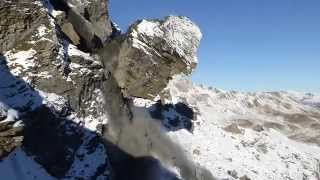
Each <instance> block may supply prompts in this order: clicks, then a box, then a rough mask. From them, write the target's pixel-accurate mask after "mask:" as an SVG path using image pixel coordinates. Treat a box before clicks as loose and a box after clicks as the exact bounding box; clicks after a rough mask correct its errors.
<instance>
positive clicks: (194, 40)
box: [100, 16, 202, 99]
mask: <svg viewBox="0 0 320 180" xmlns="http://www.w3.org/2000/svg"><path fill="white" fill-rule="evenodd" d="M201 37H202V34H201V32H200V29H199V28H198V27H197V26H196V25H195V24H194V23H193V22H192V21H190V20H189V19H188V18H186V17H180V16H179V17H178V16H169V17H166V18H165V19H164V20H140V21H137V22H136V23H134V24H133V25H131V27H130V28H129V30H128V32H127V33H126V34H124V35H122V36H120V37H118V38H116V39H115V40H113V41H112V42H111V43H110V44H109V45H107V46H106V47H105V48H104V49H103V50H102V51H101V52H100V54H101V55H102V57H103V63H104V65H105V67H106V68H107V69H108V70H110V71H111V72H112V74H113V76H114V78H115V79H116V80H117V82H118V84H119V86H120V87H121V88H122V90H123V93H124V94H125V95H127V96H136V97H142V98H147V99H153V98H154V97H155V96H156V95H158V94H159V92H160V91H161V90H162V89H164V88H165V87H166V85H167V83H168V81H169V80H170V79H171V77H172V76H173V75H176V74H180V73H184V74H190V73H191V72H192V71H193V70H194V68H195V67H196V64H197V57H196V55H197V48H198V46H199V43H200V40H201Z"/></svg>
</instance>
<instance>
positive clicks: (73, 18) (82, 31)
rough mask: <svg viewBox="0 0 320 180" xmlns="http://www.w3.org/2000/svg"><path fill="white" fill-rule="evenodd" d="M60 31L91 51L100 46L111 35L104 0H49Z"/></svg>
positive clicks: (106, 3)
mask: <svg viewBox="0 0 320 180" xmlns="http://www.w3.org/2000/svg"><path fill="white" fill-rule="evenodd" d="M50 2H51V5H52V6H53V7H51V8H53V9H54V10H56V11H60V12H59V13H58V15H57V14H53V16H56V18H57V19H58V21H57V23H58V25H59V26H60V27H61V30H62V32H63V33H64V34H65V35H66V36H67V37H68V38H69V39H70V40H71V41H72V42H73V43H74V44H75V45H81V46H82V48H83V49H85V50H87V51H92V50H93V49H96V48H99V47H101V46H102V45H103V44H104V43H105V42H106V41H107V40H108V39H109V37H110V36H111V34H112V32H113V28H112V25H111V21H110V18H109V14H108V10H107V7H108V6H107V5H108V1H105V0H98V1H97V0H88V1H85V2H83V1H80V0H57V1H53V0H50Z"/></svg>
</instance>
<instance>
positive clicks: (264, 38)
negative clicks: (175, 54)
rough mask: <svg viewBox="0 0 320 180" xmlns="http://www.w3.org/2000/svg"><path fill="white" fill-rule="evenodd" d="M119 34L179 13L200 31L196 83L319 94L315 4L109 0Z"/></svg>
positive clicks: (319, 31) (302, 0)
mask: <svg viewBox="0 0 320 180" xmlns="http://www.w3.org/2000/svg"><path fill="white" fill-rule="evenodd" d="M110 3H111V7H110V8H111V16H112V19H113V20H114V21H115V22H116V23H117V24H119V26H120V27H121V28H122V30H123V31H125V30H126V29H127V27H128V25H129V24H131V23H132V22H134V21H135V20H136V19H141V18H159V17H164V16H166V15H184V16H187V17H189V18H191V19H192V20H193V21H194V22H196V24H198V25H199V26H200V28H201V30H202V33H203V39H202V41H201V46H200V49H199V66H198V68H197V70H196V72H195V73H194V75H193V80H194V81H195V82H196V83H199V84H200V83H202V84H205V85H207V86H214V87H217V88H222V89H226V90H230V89H235V90H242V91H269V90H297V91H309V92H320V0H198V1H195V0H110Z"/></svg>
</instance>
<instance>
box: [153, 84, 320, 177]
mask: <svg viewBox="0 0 320 180" xmlns="http://www.w3.org/2000/svg"><path fill="white" fill-rule="evenodd" d="M167 91H168V92H167V93H168V94H170V96H168V94H167V96H166V97H167V99H166V102H167V103H173V104H175V103H178V102H184V103H186V104H189V105H190V106H191V107H193V109H194V110H195V111H196V114H197V116H196V119H195V121H194V128H193V131H192V133H190V132H188V131H185V130H180V131H175V132H170V133H169V134H170V136H172V137H174V138H178V139H179V141H180V143H181V144H183V146H184V147H185V150H186V151H187V152H188V153H189V154H190V156H192V157H193V158H194V159H196V161H197V162H198V163H200V164H202V165H204V166H205V167H207V168H208V169H209V170H210V171H211V172H212V173H213V174H214V175H216V176H218V177H221V178H225V177H230V179H238V178H240V177H242V178H244V177H248V178H250V179H312V180H316V179H319V176H320V108H319V107H318V106H314V104H317V103H319V101H318V100H317V98H318V96H316V95H311V94H310V93H309V94H308V93H300V94H299V93H293V92H259V93H242V92H236V91H223V90H219V89H215V88H205V87H200V86H195V85H193V83H192V82H191V81H190V80H188V79H187V78H176V79H175V80H173V81H171V83H170V85H169V87H168V89H167ZM308 101H312V102H313V103H312V104H310V103H306V102H308ZM150 103H151V102H150ZM151 104H152V103H151Z"/></svg>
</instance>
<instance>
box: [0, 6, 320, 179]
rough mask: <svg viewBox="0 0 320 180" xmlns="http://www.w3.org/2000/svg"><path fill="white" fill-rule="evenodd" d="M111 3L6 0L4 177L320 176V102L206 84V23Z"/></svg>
mask: <svg viewBox="0 0 320 180" xmlns="http://www.w3.org/2000/svg"><path fill="white" fill-rule="evenodd" d="M108 4H109V3H108V1H106V0H36V1H33V2H30V1H26V0H6V1H1V2H0V17H4V18H1V19H0V77H1V78H0V158H1V162H0V177H5V179H8V180H11V179H44V180H46V179H110V180H111V179H121V180H122V179H124V180H127V179H130V180H132V179H139V180H140V179H147V180H151V179H152V180H157V179H159V180H160V179H187V180H211V179H215V178H214V176H216V177H217V178H228V179H242V180H244V179H270V178H271V179H272V178H275V179H286V178H287V179H288V178H291V179H297V178H298V179H302V178H305V179H306V178H307V179H308V178H309V179H316V178H319V176H320V175H319V174H320V172H319V168H320V167H319V165H320V157H319V152H320V151H319V149H320V148H319V143H320V142H319V133H318V130H319V128H318V127H319V117H320V116H319V114H320V110H319V108H318V104H319V101H317V97H318V96H316V95H312V94H309V95H301V94H293V93H284V92H278V93H261V94H242V93H237V92H224V91H220V90H217V89H211V90H210V89H206V88H201V87H197V86H194V85H193V84H192V83H191V82H190V81H189V80H186V79H183V78H182V79H181V78H178V77H177V76H176V75H180V74H184V75H189V74H191V73H192V71H193V70H194V69H195V67H196V64H197V62H198V61H197V48H198V46H199V43H200V40H201V36H202V34H201V32H200V30H199V28H198V27H197V26H196V24H195V23H193V22H192V21H191V20H190V19H188V18H186V17H180V16H168V17H165V18H163V19H151V20H138V21H136V22H135V23H133V24H132V25H131V26H130V28H129V29H128V31H127V32H125V33H121V32H120V31H119V30H118V29H117V28H116V27H115V25H114V23H113V22H111V20H110V15H109V13H108ZM312 143H313V144H315V145H310V144H312ZM272 159H273V160H275V161H272ZM275 164H277V165H278V168H273V167H275ZM212 174H213V175H214V176H213V175H212Z"/></svg>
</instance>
